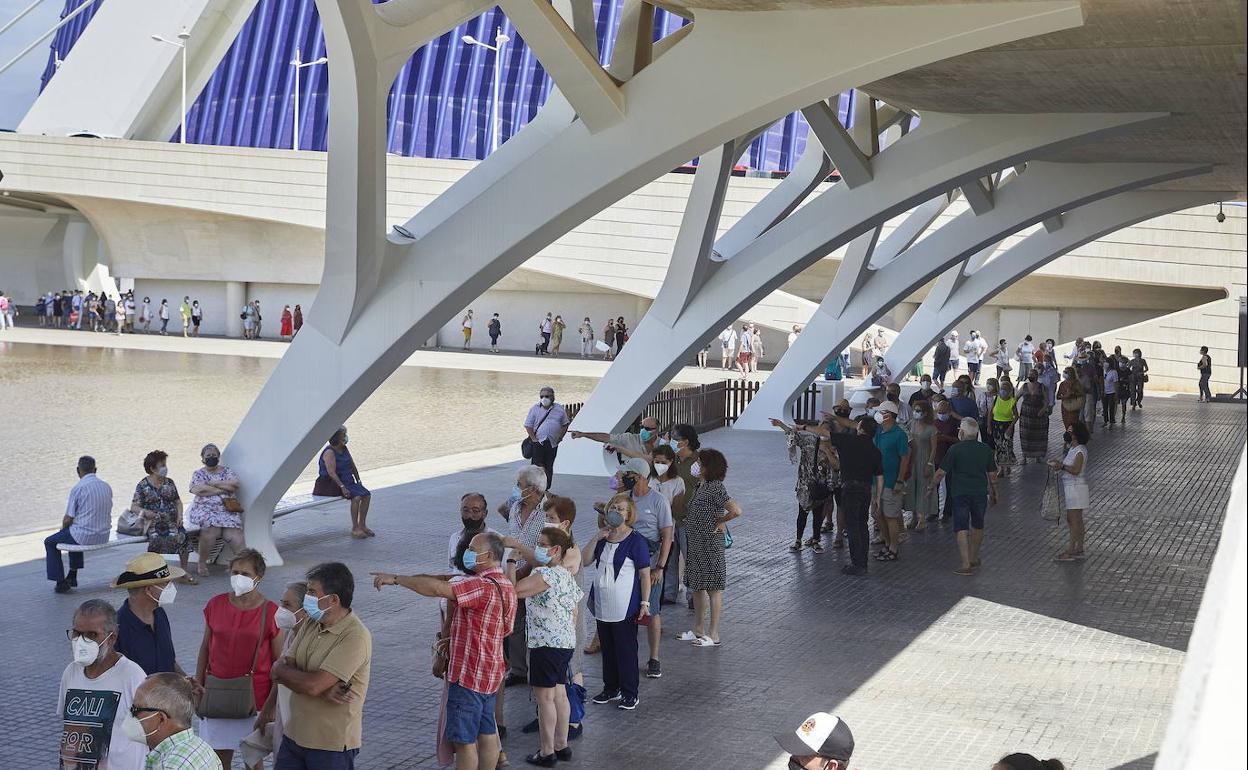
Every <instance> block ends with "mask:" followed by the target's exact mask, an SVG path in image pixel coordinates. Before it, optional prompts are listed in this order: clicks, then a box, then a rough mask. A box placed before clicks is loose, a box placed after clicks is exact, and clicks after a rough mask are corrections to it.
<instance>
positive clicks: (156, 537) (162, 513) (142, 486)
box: [130, 449, 199, 585]
mask: <svg viewBox="0 0 1248 770" xmlns="http://www.w3.org/2000/svg"><path fill="white" fill-rule="evenodd" d="M168 461H169V455H168V454H167V453H165V452H162V451H160V450H159V449H157V450H156V451H154V452H148V453H147V456H146V457H144V458H143V470H144V471H147V475H146V476H144V477H143V478H142V479H140V480H139V483H138V484H136V485H135V487H134V498H133V499H132V500H131V501H130V510H131V511H133V512H134V513H137V514H140V515H141V516H142V517H143V518H144V519H146V520H147V521H148V528H147V550H148V551H149V552H150V553H176V554H177V555H178V561H179V562H180V563H181V565H182V570H183V571H184V572H186V574H185V575H183V576H182V577H181V578H179V581H180V582H182V583H190V584H192V585H194V584H195V583H198V582H199V581H198V580H196V579H195V577H194V576H192V575H191V574H190V572H188V571H187V564H188V562H189V561H190V554H191V547H190V538H189V537H188V536H187V534H186V527H185V526H184V524H183V521H182V498H181V497H179V496H178V486H177V484H174V483H173V479H171V478H169V465H168Z"/></svg>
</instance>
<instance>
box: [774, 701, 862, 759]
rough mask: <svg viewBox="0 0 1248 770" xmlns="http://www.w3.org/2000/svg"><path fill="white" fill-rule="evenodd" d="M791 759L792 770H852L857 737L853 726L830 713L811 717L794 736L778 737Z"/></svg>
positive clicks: (792, 734)
mask: <svg viewBox="0 0 1248 770" xmlns="http://www.w3.org/2000/svg"><path fill="white" fill-rule="evenodd" d="M776 743H779V744H780V748H781V749H783V750H784V752H785V753H786V754H788V755H789V764H788V766H789V767H790V768H797V769H798V770H849V758H850V757H851V756H852V755H853V753H854V734H853V733H851V732H850V731H849V725H847V724H845V722H844V721H843V720H841V719H838V718H837V717H834V716H832V715H831V714H828V713H826V712H822V711H821V712H819V713H818V714H811V715H810V716H808V717H806V720H805V721H804V722H802V723H801V725H799V726H798V728H797V729H796V730H794V731H793V732H791V733H785V734H784V735H777V736H776Z"/></svg>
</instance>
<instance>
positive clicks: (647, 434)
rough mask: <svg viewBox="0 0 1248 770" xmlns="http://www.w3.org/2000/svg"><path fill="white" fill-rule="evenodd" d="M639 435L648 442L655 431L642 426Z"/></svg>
mask: <svg viewBox="0 0 1248 770" xmlns="http://www.w3.org/2000/svg"><path fill="white" fill-rule="evenodd" d="M638 435H639V436H641V440H642V441H646V442H648V441H649V440H650V439H652V438H654V431H652V430H650V429H649V428H642V429H641V433H639V434H638Z"/></svg>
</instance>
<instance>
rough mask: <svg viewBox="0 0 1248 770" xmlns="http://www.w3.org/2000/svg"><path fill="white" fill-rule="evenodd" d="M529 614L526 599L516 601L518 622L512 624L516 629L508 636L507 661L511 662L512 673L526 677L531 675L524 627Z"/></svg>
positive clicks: (527, 641) (526, 635)
mask: <svg viewBox="0 0 1248 770" xmlns="http://www.w3.org/2000/svg"><path fill="white" fill-rule="evenodd" d="M527 616H528V613H527V612H526V608H525V606H524V599H521V600H519V601H517V602H516V622H515V625H513V626H512V628H514V629H515V630H514V631H512V632H511V634H510V635H509V636H508V637H507V662H508V663H510V664H511V673H512V674H514V675H516V676H523V677H526V678H527V677H528V675H529V639H528V634H527V633H526V632H525V628H524V623H525V618H526V617H527Z"/></svg>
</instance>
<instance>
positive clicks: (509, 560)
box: [507, 559, 520, 564]
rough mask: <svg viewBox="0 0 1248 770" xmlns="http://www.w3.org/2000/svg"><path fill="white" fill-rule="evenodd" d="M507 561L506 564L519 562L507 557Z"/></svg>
mask: <svg viewBox="0 0 1248 770" xmlns="http://www.w3.org/2000/svg"><path fill="white" fill-rule="evenodd" d="M507 563H508V564H519V563H520V562H518V561H516V560H515V559H508V560H507Z"/></svg>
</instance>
